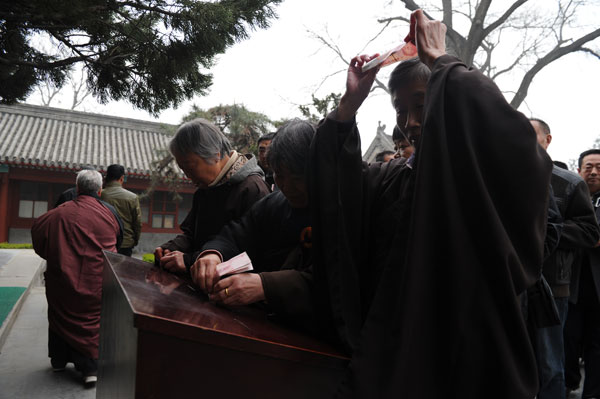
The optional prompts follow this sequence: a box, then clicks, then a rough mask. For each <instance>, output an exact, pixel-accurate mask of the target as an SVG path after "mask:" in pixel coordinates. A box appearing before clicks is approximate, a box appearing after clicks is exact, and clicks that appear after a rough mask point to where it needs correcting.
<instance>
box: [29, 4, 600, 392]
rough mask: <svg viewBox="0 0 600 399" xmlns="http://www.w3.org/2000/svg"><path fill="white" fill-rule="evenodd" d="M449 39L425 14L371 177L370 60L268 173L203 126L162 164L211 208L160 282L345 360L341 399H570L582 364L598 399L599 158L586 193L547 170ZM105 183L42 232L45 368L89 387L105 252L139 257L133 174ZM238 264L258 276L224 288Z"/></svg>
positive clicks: (495, 93)
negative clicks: (251, 311) (318, 342)
mask: <svg viewBox="0 0 600 399" xmlns="http://www.w3.org/2000/svg"><path fill="white" fill-rule="evenodd" d="M445 32H446V28H445V26H444V25H443V24H441V23H440V22H437V21H431V20H429V19H428V18H427V17H425V15H424V14H423V13H422V12H421V11H420V10H418V11H416V12H415V13H413V15H412V17H411V30H410V34H409V36H408V37H407V40H411V41H413V42H414V43H415V44H416V45H417V48H418V58H415V59H412V60H408V61H405V62H402V63H401V64H399V65H398V66H397V67H396V68H395V69H394V71H393V72H392V74H391V77H390V80H389V85H388V86H389V92H390V93H391V100H392V104H393V107H394V110H395V112H396V119H397V126H396V127H395V129H394V134H393V140H394V144H395V146H396V153H392V154H389V153H388V154H380V159H378V162H375V163H373V164H370V165H368V164H366V163H364V162H363V161H362V158H361V143H360V135H359V131H358V128H357V125H356V121H355V115H356V113H357V112H358V110H359V108H360V106H361V104H362V103H363V101H364V100H365V99H366V98H367V96H368V94H369V93H370V90H371V86H372V84H373V82H374V79H375V76H376V74H377V72H378V69H377V68H374V69H371V70H369V71H367V72H362V70H361V68H362V66H363V65H364V64H365V63H366V62H369V61H370V60H372V59H373V58H374V57H375V56H364V55H363V56H357V57H355V58H353V59H352V60H351V62H350V67H349V70H348V75H347V82H346V92H345V94H344V95H343V96H342V98H341V100H340V103H339V105H338V107H337V108H336V109H335V110H334V111H333V112H332V113H331V114H329V115H328V116H327V117H326V118H324V119H323V120H322V121H321V122H320V123H319V124H318V125H317V126H315V125H313V124H312V123H310V122H308V121H303V120H299V119H295V120H291V121H289V122H288V123H286V124H285V125H283V126H282V127H281V128H280V129H278V131H277V132H276V133H273V134H269V135H267V136H264V137H263V138H261V139H260V140H259V143H258V144H259V146H258V160H257V158H255V157H254V156H251V155H244V154H239V153H238V152H236V151H235V150H233V149H232V147H231V145H230V143H229V141H228V140H227V138H226V136H225V135H224V134H223V133H222V132H220V131H219V130H218V128H217V127H215V126H214V125H213V124H212V123H210V122H209V121H206V120H203V119H196V120H193V121H190V122H187V123H185V124H183V125H182V126H180V127H179V129H178V130H177V132H176V134H175V136H174V137H173V139H172V141H171V143H170V147H169V150H170V152H171V154H172V155H173V156H174V158H175V160H176V162H177V164H178V165H179V167H180V168H181V170H182V171H183V172H184V173H185V174H186V176H187V177H188V178H189V179H191V180H192V182H193V183H194V184H195V185H196V186H197V188H198V189H197V191H196V192H195V194H194V198H193V205H192V209H191V211H190V212H189V214H188V215H187V217H186V219H185V220H184V221H183V222H182V223H181V226H180V227H181V231H182V234H180V235H178V236H176V237H174V238H173V239H172V240H170V241H168V242H166V243H164V244H163V245H161V246H159V247H158V248H156V250H155V259H156V264H157V267H161V268H163V269H165V270H168V271H169V272H172V273H178V274H184V275H188V276H189V278H190V279H191V280H192V281H193V283H194V284H196V285H197V286H198V287H199V288H200V290H202V291H203V292H205V293H206V294H207V295H208V298H209V299H210V300H211V301H213V302H216V303H220V304H224V305H226V306H243V305H251V304H255V303H260V304H261V306H264V307H266V308H268V309H269V311H270V312H272V313H274V314H276V315H277V316H278V317H279V319H280V320H281V321H282V322H285V323H288V324H290V325H292V326H294V327H295V328H299V329H302V330H304V331H307V332H309V333H311V334H315V335H318V336H319V337H321V338H322V339H325V340H329V341H330V342H332V343H333V344H335V345H337V346H338V347H339V348H341V349H342V350H344V351H345V352H346V353H347V354H348V355H349V356H350V358H351V361H350V365H349V367H348V372H347V375H346V378H345V379H344V380H343V382H342V383H341V384H340V386H339V390H338V392H337V397H340V398H372V397H377V398H387V397H398V396H404V397H419V398H440V397H451V398H483V397H485V398H511V399H512V398H534V397H536V396H537V397H538V398H561V399H563V398H565V397H567V395H568V390H574V389H577V388H578V387H579V385H580V380H581V376H580V359H583V362H584V364H585V382H584V387H583V398H585V399H590V398H600V249H599V248H598V247H599V246H600V229H599V227H598V220H600V210H598V208H600V150H589V151H585V152H583V153H582V154H581V156H580V158H579V165H578V168H579V169H578V171H579V175H578V174H576V173H573V172H569V171H568V170H565V169H563V168H562V167H561V166H556V165H553V163H552V161H551V159H550V157H549V156H548V154H547V153H546V149H547V148H548V145H550V143H551V140H552V135H551V132H550V127H549V126H548V124H547V123H545V122H544V121H542V120H540V119H528V118H527V117H525V116H524V115H523V114H521V113H520V112H518V111H516V110H514V109H513V108H512V107H511V106H510V105H509V104H508V103H507V102H506V100H505V99H504V97H503V95H502V93H501V92H500V91H499V89H498V88H497V87H496V86H495V84H494V83H493V82H492V81H491V80H490V79H489V78H487V77H486V76H484V75H482V74H481V73H480V72H478V71H477V70H475V69H472V68H468V67H467V66H465V65H464V64H463V63H462V62H461V61H460V60H459V59H457V58H455V57H453V56H450V55H448V54H446V52H445ZM507 154H509V156H507ZM108 169H109V170H108V172H107V176H106V183H105V187H104V189H102V179H101V176H100V174H99V173H98V172H95V171H91V170H83V171H81V172H79V174H78V176H77V187H76V193H75V194H76V195H73V198H74V199H73V200H72V201H68V202H65V203H63V204H62V205H60V206H58V207H57V208H56V209H54V210H51V211H49V212H48V213H46V214H45V215H43V216H42V217H40V218H39V219H37V220H36V222H35V224H34V227H33V228H32V236H33V242H34V248H35V250H36V252H37V253H38V254H40V255H41V256H42V257H44V258H45V259H47V260H48V270H47V271H46V285H47V297H48V303H49V313H48V315H49V321H50V327H49V354H50V357H51V363H52V366H53V367H54V368H55V369H62V368H64V365H65V363H66V362H75V364H76V366H77V367H78V368H79V369H81V370H82V372H83V374H84V376H85V377H86V381H88V382H93V381H95V378H94V376H95V367H96V361H97V357H98V351H97V349H98V348H97V345H98V332H99V329H98V326H99V322H100V312H99V309H100V296H99V294H100V292H101V270H102V259H101V251H102V250H112V251H117V250H118V248H119V247H120V248H121V249H119V251H120V252H121V253H122V254H124V255H131V249H132V248H133V247H134V246H135V245H136V243H137V241H138V239H139V234H140V224H139V220H140V214H139V202H138V201H137V199H136V197H135V196H134V195H133V194H131V193H129V192H127V191H126V190H124V189H123V188H122V184H123V179H124V177H123V176H124V170H123V168H122V167H119V165H113V166H111V167H109V168H108ZM100 198H101V199H102V200H104V201H106V202H103V201H101V200H100ZM107 203H110V205H112V206H110V205H109V204H107ZM241 252H247V254H248V255H249V257H250V258H251V260H252V264H253V266H254V271H253V272H252V273H242V274H237V275H233V276H228V277H225V278H219V276H218V274H217V265H218V264H219V263H221V262H223V261H225V260H228V259H230V258H232V257H234V256H236V255H238V254H240V253H241ZM307 383H310V382H307Z"/></svg>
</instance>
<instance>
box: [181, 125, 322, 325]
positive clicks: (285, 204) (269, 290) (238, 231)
mask: <svg viewBox="0 0 600 399" xmlns="http://www.w3.org/2000/svg"><path fill="white" fill-rule="evenodd" d="M314 133H315V127H314V126H313V125H312V124H311V123H309V122H306V121H302V120H298V119H296V120H292V121H290V122H288V123H286V124H285V125H283V126H282V127H281V128H280V129H279V130H278V132H277V136H275V138H274V139H273V143H272V144H271V148H270V149H269V155H268V161H269V165H271V167H272V168H273V171H274V172H275V173H274V177H275V181H276V183H277V187H279V189H280V190H278V191H275V192H274V193H272V194H269V195H268V196H266V197H265V198H263V199H262V200H260V201H259V202H257V203H256V204H254V206H253V207H252V208H250V210H249V211H248V213H246V214H245V215H244V216H243V217H242V218H241V219H239V220H233V221H231V222H229V223H228V224H227V225H225V227H224V228H223V229H222V230H221V232H220V233H219V234H218V235H217V236H216V237H215V238H213V239H212V240H210V241H208V242H207V243H206V244H205V245H204V247H203V250H204V251H203V253H202V255H201V256H200V258H199V259H198V260H197V261H196V263H195V264H194V265H193V267H192V269H191V273H192V280H193V281H194V282H195V283H196V284H197V285H198V286H199V287H200V288H201V289H202V290H203V291H205V292H207V293H209V294H210V298H211V300H213V301H216V302H222V303H224V304H226V305H247V304H251V303H255V302H263V303H264V304H265V306H267V307H268V308H269V309H270V310H271V311H272V312H274V313H275V314H277V315H278V316H280V317H281V318H282V319H286V320H287V321H289V322H292V323H294V324H295V325H297V326H300V327H303V328H305V329H311V328H313V327H314V325H313V322H314V318H313V314H314V313H313V305H312V298H311V294H310V293H311V289H312V273H311V267H312V256H311V249H310V248H311V245H312V244H311V226H310V210H309V201H308V190H307V185H308V184H307V176H308V155H309V149H310V143H311V140H312V138H313V136H314ZM244 251H245V252H247V253H248V255H249V257H250V259H251V260H252V264H253V267H254V273H245V274H238V275H234V276H230V277H226V278H224V279H222V280H220V281H219V276H218V275H217V273H216V265H217V264H218V263H220V262H222V261H223V260H228V259H229V258H231V257H233V256H235V255H238V254H239V253H241V252H244Z"/></svg>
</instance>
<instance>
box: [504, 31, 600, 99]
mask: <svg viewBox="0 0 600 399" xmlns="http://www.w3.org/2000/svg"><path fill="white" fill-rule="evenodd" d="M598 37H600V28H598V29H596V30H595V31H593V32H590V33H588V34H587V35H585V36H582V37H580V38H579V39H577V40H575V41H574V42H572V43H571V44H569V45H568V46H564V47H560V46H559V45H557V46H556V47H555V48H554V49H552V50H551V51H550V52H549V53H548V54H546V55H545V56H543V57H542V58H540V59H538V61H537V62H536V63H535V65H534V66H533V67H532V68H531V69H530V70H529V71H527V73H525V76H524V77H523V80H521V84H520V86H519V89H518V90H517V93H516V94H515V96H514V97H513V99H512V100H511V102H510V105H512V106H513V107H514V108H519V105H521V103H522V102H523V100H524V99H525V97H527V91H528V90H529V86H530V85H531V82H532V81H533V78H534V77H535V75H537V74H538V72H540V71H541V70H542V69H543V68H544V67H545V66H547V65H548V64H550V63H551V62H553V61H556V60H557V59H559V58H560V57H562V56H564V55H567V54H569V53H572V52H574V51H579V50H581V47H582V46H583V45H584V44H585V43H587V42H589V41H591V40H594V39H596V38H598Z"/></svg>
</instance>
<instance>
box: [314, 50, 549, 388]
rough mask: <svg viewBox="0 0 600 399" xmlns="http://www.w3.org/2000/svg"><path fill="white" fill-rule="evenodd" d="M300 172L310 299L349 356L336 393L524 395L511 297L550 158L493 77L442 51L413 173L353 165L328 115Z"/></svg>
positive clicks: (533, 230)
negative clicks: (306, 194)
mask: <svg viewBox="0 0 600 399" xmlns="http://www.w3.org/2000/svg"><path fill="white" fill-rule="evenodd" d="M311 166H312V173H311V195H312V198H311V199H312V200H313V201H315V202H316V203H314V204H313V209H314V213H313V220H312V224H313V249H314V254H313V260H314V279H315V285H316V287H317V292H319V297H318V301H320V302H321V305H322V306H321V308H320V309H321V310H328V311H329V312H328V313H329V315H327V314H325V315H324V316H323V319H324V320H325V321H327V319H329V322H330V323H331V324H332V325H334V326H335V327H336V331H337V334H338V336H339V338H340V339H341V340H342V342H343V343H345V344H346V346H347V347H349V350H351V351H352V361H351V365H350V368H349V373H348V378H347V379H346V381H345V382H344V384H343V385H342V386H341V387H340V391H339V392H338V397H343V398H393V397H394V398H395V397H406V398H461V399H463V398H472V399H479V398H498V399H507V398H511V399H516V398H523V399H524V398H533V397H534V396H535V394H536V392H537V381H538V379H537V370H536V364H535V358H534V355H533V351H532V348H531V344H530V342H529V338H528V335H527V330H526V327H525V323H524V320H523V317H522V314H521V309H520V306H519V301H518V295H519V294H520V293H522V292H523V291H524V290H525V289H526V288H527V287H528V286H530V285H532V284H533V283H534V282H535V281H536V280H537V279H538V278H539V276H540V274H541V265H542V257H543V245H544V236H545V231H546V210H547V206H548V205H547V199H548V187H549V182H550V174H551V169H552V163H551V161H550V159H549V158H548V156H547V154H546V153H545V151H543V149H542V148H541V147H540V146H539V145H538V144H537V141H536V135H535V132H534V131H533V128H532V127H531V124H530V123H529V121H528V119H527V118H526V117H525V116H524V115H522V114H521V113H519V112H517V111H515V110H514V109H513V108H512V107H511V106H510V105H509V104H508V103H507V102H506V100H505V99H504V97H503V95H502V93H501V92H500V91H499V90H498V88H497V87H496V86H495V85H494V83H493V82H492V81H491V80H489V79H488V78H486V77H485V76H483V75H482V74H481V73H479V72H478V71H476V70H473V69H469V68H467V67H466V66H465V65H464V64H463V63H462V62H460V61H459V60H457V59H456V58H454V57H451V56H447V55H446V56H442V57H440V58H439V59H438V60H437V61H436V62H435V64H434V66H433V69H432V75H431V78H430V80H429V83H428V86H427V93H426V98H425V117H424V124H423V130H422V137H421V140H420V144H419V148H418V150H417V156H416V162H415V163H414V169H413V170H409V169H407V168H408V166H401V165H396V164H391V165H387V166H381V165H380V164H376V165H374V167H371V168H368V167H367V166H365V165H363V164H362V163H361V161H360V138H359V136H358V130H357V129H356V126H355V125H352V124H343V123H338V122H335V121H334V120H332V119H331V118H328V119H327V120H325V121H324V122H323V123H322V124H321V125H320V127H319V129H318V132H317V135H316V138H315V140H314V142H313V145H312V159H311ZM385 218H387V221H386V223H387V224H388V225H389V226H392V227H391V229H392V230H389V229H390V228H388V230H387V231H384V232H379V231H378V229H379V228H384V229H385V228H387V227H385V226H384V225H382V224H375V223H381V221H382V220H384V219H385ZM381 251H383V252H384V253H385V254H387V256H385V255H383V254H382V253H381ZM369 274H371V277H370V278H369V280H368V283H365V281H364V279H363V277H364V276H368V275H369ZM327 307H328V308H327Z"/></svg>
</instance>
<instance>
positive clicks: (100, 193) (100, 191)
mask: <svg viewBox="0 0 600 399" xmlns="http://www.w3.org/2000/svg"><path fill="white" fill-rule="evenodd" d="M101 195H102V188H100V189H99V190H98V197H100V196H101Z"/></svg>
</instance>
